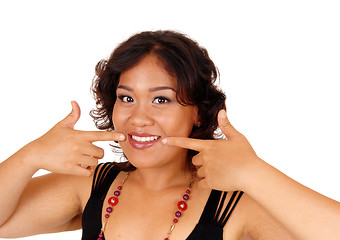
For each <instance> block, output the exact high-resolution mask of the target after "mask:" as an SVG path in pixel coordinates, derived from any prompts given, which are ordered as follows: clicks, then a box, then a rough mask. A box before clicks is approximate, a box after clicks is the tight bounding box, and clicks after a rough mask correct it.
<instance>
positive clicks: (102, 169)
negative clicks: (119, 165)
mask: <svg viewBox="0 0 340 240" xmlns="http://www.w3.org/2000/svg"><path fill="white" fill-rule="evenodd" d="M118 173H119V170H117V169H116V167H115V165H114V164H112V163H110V162H106V163H101V164H98V166H97V167H96V169H95V171H94V175H93V182H92V194H96V195H103V194H106V193H107V191H108V190H109V188H110V186H111V184H112V182H113V180H114V179H115V178H116V177H117V175H118Z"/></svg>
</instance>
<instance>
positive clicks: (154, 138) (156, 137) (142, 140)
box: [131, 135, 160, 142]
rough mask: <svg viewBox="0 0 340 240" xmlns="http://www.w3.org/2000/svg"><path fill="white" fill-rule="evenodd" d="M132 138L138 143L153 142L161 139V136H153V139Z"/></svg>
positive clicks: (132, 136)
mask: <svg viewBox="0 0 340 240" xmlns="http://www.w3.org/2000/svg"><path fill="white" fill-rule="evenodd" d="M131 138H132V139H133V140H135V141H137V142H152V141H155V140H157V139H159V138H160V136H151V137H139V136H135V135H131Z"/></svg>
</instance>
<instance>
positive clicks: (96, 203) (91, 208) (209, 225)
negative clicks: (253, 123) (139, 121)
mask: <svg viewBox="0 0 340 240" xmlns="http://www.w3.org/2000/svg"><path fill="white" fill-rule="evenodd" d="M101 165H102V167H101V168H99V166H98V167H97V168H96V170H95V172H94V176H93V184H92V191H91V196H90V198H89V200H88V202H87V204H86V206H85V209H84V212H83V216H82V229H83V235H82V240H96V239H98V235H99V233H100V230H101V227H102V225H101V221H102V208H103V202H104V200H105V197H106V194H107V192H108V190H109V188H110V186H111V184H112V182H113V181H114V179H115V178H116V176H117V175H118V173H119V170H118V169H116V168H115V165H114V164H112V163H104V164H101ZM242 194H243V192H242V191H237V192H233V193H232V196H231V198H230V200H229V202H228V204H227V206H226V207H225V209H224V210H223V212H222V215H221V216H220V213H221V211H222V208H223V205H224V201H225V199H226V196H227V192H221V191H217V190H212V191H211V193H210V196H209V199H208V201H207V203H206V205H205V207H204V210H203V213H202V215H201V218H200V220H199V222H198V224H197V225H196V227H195V228H194V230H193V231H192V232H191V234H190V235H189V237H188V238H187V240H222V239H223V227H224V226H225V224H226V223H227V221H228V219H229V218H230V216H231V214H232V212H233V210H234V209H235V207H236V204H237V203H238V201H239V200H240V198H241V196H242ZM218 216H220V217H219V218H218ZM217 218H218V219H217ZM103 239H105V238H103Z"/></svg>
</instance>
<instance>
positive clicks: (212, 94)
mask: <svg viewBox="0 0 340 240" xmlns="http://www.w3.org/2000/svg"><path fill="white" fill-rule="evenodd" d="M147 54H154V55H156V56H157V57H158V58H159V60H160V61H161V62H162V63H163V65H164V67H165V69H166V70H167V72H168V73H169V74H171V75H173V76H175V77H176V79H177V95H176V97H177V101H178V102H179V103H180V104H182V105H195V106H197V107H198V116H199V121H200V126H194V127H193V129H192V132H191V134H190V137H192V138H199V139H214V138H216V136H215V135H214V133H215V130H216V129H217V127H218V123H217V114H218V112H219V110H221V109H225V99H226V97H225V94H224V93H223V92H222V91H221V90H219V89H218V88H217V86H216V85H215V82H216V79H217V77H218V70H217V68H216V67H215V64H214V63H213V62H212V60H211V59H210V57H209V55H208V52H207V50H206V49H205V48H203V47H201V46H199V45H198V43H197V42H195V41H194V40H192V39H190V38H189V37H187V36H186V35H184V34H182V33H179V32H175V31H146V32H141V33H138V34H135V35H133V36H131V37H130V38H129V39H128V40H126V41H124V42H122V43H121V44H120V45H119V46H118V47H117V48H116V49H115V50H114V51H113V52H112V54H111V55H110V57H109V59H108V60H106V59H105V60H101V61H100V62H99V63H98V64H97V65H96V76H95V77H94V80H93V85H92V88H91V90H92V93H93V95H94V98H95V100H96V109H93V110H92V111H91V112H90V115H91V116H92V117H93V119H94V122H95V124H96V126H97V128H98V129H101V130H109V131H112V130H114V125H113V122H112V111H113V107H114V104H115V102H116V99H117V96H116V89H117V86H118V83H119V78H120V75H121V73H122V72H124V71H126V70H128V69H130V68H131V67H133V66H134V65H136V64H137V63H138V62H139V61H140V60H141V59H142V58H143V57H144V56H146V55H147ZM194 155H195V152H194V151H189V154H188V159H189V162H191V158H192V157H193V156H194Z"/></svg>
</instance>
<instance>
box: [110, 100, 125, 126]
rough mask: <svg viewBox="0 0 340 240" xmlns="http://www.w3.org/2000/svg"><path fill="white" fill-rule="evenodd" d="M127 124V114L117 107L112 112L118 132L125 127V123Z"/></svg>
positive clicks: (113, 121)
mask: <svg viewBox="0 0 340 240" xmlns="http://www.w3.org/2000/svg"><path fill="white" fill-rule="evenodd" d="M124 122H126V113H125V114H124V112H123V111H121V109H120V108H119V107H117V106H116V105H115V106H114V108H113V111H112V123H113V126H114V128H115V130H116V131H119V130H120V129H121V128H122V127H123V123H124Z"/></svg>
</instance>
